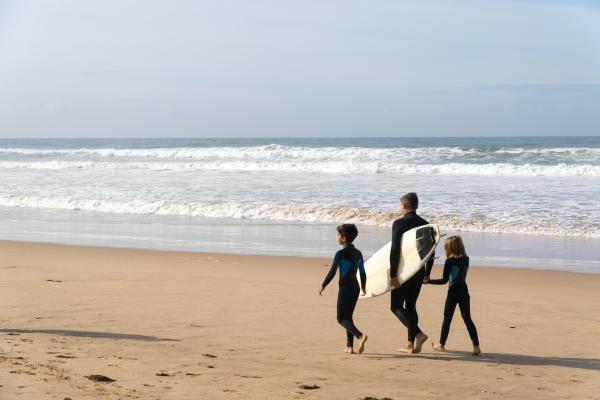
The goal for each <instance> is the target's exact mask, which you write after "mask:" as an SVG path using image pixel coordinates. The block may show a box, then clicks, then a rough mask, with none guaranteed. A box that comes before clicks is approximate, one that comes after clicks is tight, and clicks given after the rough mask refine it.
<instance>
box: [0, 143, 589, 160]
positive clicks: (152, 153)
mask: <svg viewBox="0 0 600 400" xmlns="http://www.w3.org/2000/svg"><path fill="white" fill-rule="evenodd" d="M0 155H15V156H19V155H25V156H53V155H55V156H65V157H104V158H148V159H197V160H204V159H282V160H285V159H304V160H307V161H314V160H323V159H332V158H333V159H336V158H341V159H351V160H354V159H360V160H373V161H380V160H388V159H393V160H403V159H404V160H415V159H438V158H439V159H455V158H461V157H468V158H473V159H478V158H486V157H487V158H493V157H497V156H505V155H510V156H513V157H514V156H547V155H552V156H562V157H575V158H574V159H573V161H577V159H576V158H577V157H595V156H600V148H588V147H582V148H577V147H573V148H570V147H562V148H538V149H524V148H482V147H473V148H466V147H440V146H437V147H396V148H389V149H388V148H371V147H302V146H283V145H277V144H272V145H266V146H246V147H173V148H148V149H144V148H129V149H117V148H79V149H66V148H65V149H35V148H0Z"/></svg>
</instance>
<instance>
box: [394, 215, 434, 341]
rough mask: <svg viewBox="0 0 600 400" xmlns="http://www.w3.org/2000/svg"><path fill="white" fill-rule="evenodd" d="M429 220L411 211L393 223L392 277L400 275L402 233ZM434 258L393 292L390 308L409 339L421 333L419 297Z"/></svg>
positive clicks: (425, 223) (413, 338)
mask: <svg viewBox="0 0 600 400" xmlns="http://www.w3.org/2000/svg"><path fill="white" fill-rule="evenodd" d="M428 223H429V222H427V221H426V220H424V219H423V218H421V217H419V216H418V215H417V213H416V212H414V211H409V212H407V213H406V214H405V215H404V217H402V218H400V219H397V220H396V221H394V224H393V225H392V249H391V251H390V277H391V278H396V277H397V276H398V266H399V265H400V254H401V251H402V235H403V234H404V233H405V232H408V231H409V230H411V229H413V228H416V227H417V226H422V225H427V224H428ZM433 258H434V256H432V257H431V259H430V261H428V262H427V266H426V268H423V269H421V270H420V271H419V272H417V273H416V274H415V275H414V276H413V277H412V278H410V279H409V280H408V281H406V282H404V283H403V284H402V286H400V287H399V288H397V289H394V290H392V292H391V304H390V309H391V310H392V312H393V313H394V315H395V316H396V317H398V319H399V320H400V322H402V323H403V324H404V326H406V328H407V329H408V341H409V342H413V341H414V340H415V337H416V336H417V335H418V334H419V333H421V329H420V328H419V314H417V299H418V298H419V294H420V293H421V286H422V285H423V278H424V277H425V275H429V272H430V271H431V268H432V267H433Z"/></svg>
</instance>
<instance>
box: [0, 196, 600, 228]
mask: <svg viewBox="0 0 600 400" xmlns="http://www.w3.org/2000/svg"><path fill="white" fill-rule="evenodd" d="M0 207H26V208H33V209H53V210H65V211H67V210H69V211H72V210H81V211H92V212H102V213H115V214H148V215H165V216H169V215H170V216H187V217H208V218H228V219H251V220H269V221H282V222H304V223H339V222H352V223H356V224H362V225H374V226H389V225H390V224H391V223H392V221H393V220H394V219H396V218H398V217H399V216H400V215H399V214H398V213H395V212H387V211H380V210H374V209H367V208H358V207H323V206H321V205H318V204H306V205H294V206H291V205H284V204H269V203H257V202H247V203H245V202H239V201H228V202H216V201H215V202H201V201H167V200H146V199H142V198H135V199H126V198H84V197H74V196H51V197H41V196H18V195H11V194H0ZM428 218H429V219H430V221H431V222H432V223H437V224H440V226H442V227H443V229H445V230H461V231H473V232H495V233H518V234H532V235H553V236H577V237H588V238H600V225H599V224H589V225H582V224H572V225H569V224H563V225H560V224H554V225H549V224H547V223H544V221H538V222H535V221H511V220H510V219H506V218H495V217H494V216H491V215H483V219H477V218H475V217H471V218H462V219H461V218H458V217H456V216H455V215H452V214H448V215H444V211H443V210H441V211H440V213H439V214H438V215H428Z"/></svg>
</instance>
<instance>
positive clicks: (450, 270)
mask: <svg viewBox="0 0 600 400" xmlns="http://www.w3.org/2000/svg"><path fill="white" fill-rule="evenodd" d="M444 250H445V251H446V263H445V264H444V273H443V278H442V279H431V280H429V281H428V282H427V283H430V284H432V285H445V284H446V283H448V295H447V297H446V305H445V306H444V322H443V323H442V332H441V334H440V342H439V343H432V345H433V348H434V349H435V350H438V351H443V350H444V348H445V345H446V339H448V333H449V332H450V323H451V322H452V316H453V315H454V310H455V309H456V305H457V304H458V307H459V308H460V314H461V316H462V318H463V321H465V325H466V326H467V330H468V331H469V336H470V337H471V341H472V342H473V352H472V353H471V354H473V355H474V356H477V355H479V354H481V349H480V348H479V338H478V337H477V328H475V324H474V323H473V320H472V319H471V300H470V296H469V288H468V287H467V281H466V278H467V272H468V271H469V257H468V256H467V253H466V251H465V245H464V244H463V241H462V239H461V238H460V236H450V237H449V238H448V239H446V243H444Z"/></svg>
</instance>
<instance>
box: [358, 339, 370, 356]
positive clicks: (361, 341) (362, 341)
mask: <svg viewBox="0 0 600 400" xmlns="http://www.w3.org/2000/svg"><path fill="white" fill-rule="evenodd" d="M368 338H369V337H368V336H367V335H362V337H361V338H360V339H359V345H358V354H362V352H363V351H365V343H367V339H368Z"/></svg>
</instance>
